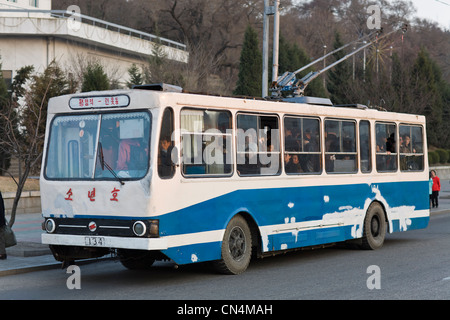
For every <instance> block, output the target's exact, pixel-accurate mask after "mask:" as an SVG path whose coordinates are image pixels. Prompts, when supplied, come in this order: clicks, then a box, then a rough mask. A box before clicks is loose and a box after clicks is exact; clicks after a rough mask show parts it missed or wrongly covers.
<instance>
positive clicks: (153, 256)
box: [40, 85, 429, 274]
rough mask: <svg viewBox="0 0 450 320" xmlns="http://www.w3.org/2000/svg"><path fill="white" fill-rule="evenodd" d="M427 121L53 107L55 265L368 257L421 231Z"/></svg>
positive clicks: (97, 102)
mask: <svg viewBox="0 0 450 320" xmlns="http://www.w3.org/2000/svg"><path fill="white" fill-rule="evenodd" d="M426 141H427V140H426V130H425V117H423V116H419V115H411V114H400V113H392V112H386V111H380V110H376V109H372V108H367V107H365V106H361V105H354V106H333V105H332V104H331V103H330V101H329V100H327V99H311V98H305V97H303V98H295V99H285V101H265V100H262V99H244V98H227V97H216V96H207V95H198V94H188V93H183V92H181V90H178V89H177V88H174V87H171V86H166V85H160V86H141V87H138V88H135V89H130V90H114V91H102V92H89V93H79V94H74V95H65V96H61V97H56V98H53V99H51V100H50V103H49V107H48V119H47V128H46V140H45V146H44V157H43V164H42V171H41V177H40V178H41V179H40V181H41V197H42V212H43V216H44V218H45V222H44V227H45V231H46V232H45V233H44V234H43V235H42V242H43V243H44V244H49V245H50V248H51V250H52V252H53V254H54V256H55V258H56V259H57V260H59V261H65V262H68V261H74V260H77V259H84V258H92V257H99V256H103V255H106V254H108V253H111V252H114V253H116V254H117V256H118V257H119V258H120V261H121V262H122V263H123V265H124V266H126V267H128V268H131V269H133V268H146V267H149V266H151V265H152V263H153V262H154V261H155V260H160V259H171V260H173V261H174V262H175V263H176V264H180V265H182V264H189V263H196V262H205V261H211V262H212V263H213V264H214V265H215V267H217V269H218V270H219V271H221V272H224V273H229V274H239V273H242V272H243V271H245V270H246V268H247V267H248V265H249V263H250V259H251V258H252V257H262V256H264V255H272V254H275V253H279V252H283V251H285V250H292V249H298V248H304V247H311V246H321V245H325V244H330V243H337V242H343V241H348V240H351V241H355V242H358V243H359V245H360V246H361V247H362V248H365V249H378V248H380V247H381V246H382V245H383V242H384V240H385V235H386V233H392V232H397V231H407V230H413V229H419V228H425V227H426V226H427V224H428V220H429V197H428V159H427V144H426Z"/></svg>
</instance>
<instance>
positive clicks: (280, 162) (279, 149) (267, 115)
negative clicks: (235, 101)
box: [235, 111, 283, 177]
mask: <svg viewBox="0 0 450 320" xmlns="http://www.w3.org/2000/svg"><path fill="white" fill-rule="evenodd" d="M240 116H253V117H256V118H257V127H258V128H256V139H257V140H258V139H259V138H260V137H259V132H260V130H261V128H260V125H261V117H267V118H273V119H276V123H277V128H275V129H273V128H272V129H271V131H272V130H278V151H268V150H266V151H264V150H263V151H260V149H259V148H260V144H259V143H258V141H256V142H255V144H256V145H257V151H256V152H251V151H245V150H244V151H240V150H239V147H240V145H239V140H240V139H239V129H241V128H240V127H239V125H238V122H239V117H240ZM235 124H236V127H235V128H236V137H235V145H236V154H235V161H236V172H237V174H238V175H239V176H240V177H271V176H279V175H281V174H282V172H283V169H282V160H281V156H282V152H281V134H280V129H281V126H280V125H281V122H280V115H279V114H277V113H261V112H243V111H238V112H237V113H236V119H235ZM244 139H245V136H244ZM244 146H245V142H244ZM266 148H267V146H266ZM251 153H256V154H257V155H258V156H257V159H256V161H257V163H256V165H258V164H259V160H258V158H259V155H260V154H264V155H265V156H267V155H268V154H270V155H271V156H270V157H271V158H272V156H273V154H278V169H277V171H276V172H275V173H272V174H270V173H269V174H261V172H260V173H241V172H240V171H239V166H240V165H245V164H246V163H243V164H241V163H240V160H239V159H238V157H239V154H244V155H245V154H251ZM244 157H245V156H244ZM249 164H251V163H249ZM263 165H264V164H263ZM263 165H259V166H257V167H255V169H258V170H260V169H261V168H265V167H263Z"/></svg>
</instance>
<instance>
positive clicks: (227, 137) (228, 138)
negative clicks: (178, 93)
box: [179, 106, 234, 179]
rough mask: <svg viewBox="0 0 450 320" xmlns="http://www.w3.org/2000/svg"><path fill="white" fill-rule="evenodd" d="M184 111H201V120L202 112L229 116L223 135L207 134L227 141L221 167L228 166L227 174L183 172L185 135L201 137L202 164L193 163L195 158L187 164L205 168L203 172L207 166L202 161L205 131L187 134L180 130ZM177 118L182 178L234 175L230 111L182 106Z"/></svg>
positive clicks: (231, 114)
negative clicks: (221, 137) (228, 153)
mask: <svg viewBox="0 0 450 320" xmlns="http://www.w3.org/2000/svg"><path fill="white" fill-rule="evenodd" d="M186 110H192V111H201V112H203V118H204V112H205V111H210V112H218V113H226V114H228V116H229V118H228V119H229V128H227V129H225V133H223V132H222V133H221V134H218V133H217V134H210V133H208V134H207V135H210V136H220V135H221V136H223V137H224V139H225V140H224V141H227V142H229V144H230V145H229V146H225V147H224V149H223V151H224V153H223V154H224V156H225V158H224V163H223V165H224V166H225V165H229V167H230V172H227V173H225V172H224V173H217V174H212V173H186V172H185V168H186V167H185V165H186V163H185V161H184V153H185V150H183V135H186V134H193V135H201V136H202V163H201V164H200V163H195V158H194V163H188V165H193V166H205V171H206V166H208V164H207V163H205V161H204V159H203V152H204V148H203V143H204V142H205V141H204V140H203V136H205V131H204V128H202V132H201V133H200V132H195V131H194V132H189V131H186V130H185V129H182V128H181V126H182V121H181V119H182V117H183V111H186ZM179 116H180V124H179V130H180V132H179V138H180V149H181V150H180V155H181V156H180V160H179V161H180V166H181V170H180V171H181V174H182V175H183V177H185V178H189V179H192V178H227V177H231V176H232V175H233V174H234V164H233V159H234V157H233V153H234V147H233V113H232V112H231V111H230V110H228V109H214V108H205V107H196V106H184V107H182V108H181V110H180V113H179ZM203 124H204V122H203ZM215 129H217V130H219V129H218V128H215ZM183 130H184V131H183ZM227 130H229V132H227ZM225 151H230V152H231V155H229V156H228V155H226V152H225ZM227 161H230V163H227Z"/></svg>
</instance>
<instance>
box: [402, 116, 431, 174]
mask: <svg viewBox="0 0 450 320" xmlns="http://www.w3.org/2000/svg"><path fill="white" fill-rule="evenodd" d="M398 127H399V128H398V137H399V139H398V140H399V142H400V137H401V135H400V132H401V129H402V127H409V128H410V129H409V137H410V141H411V142H410V145H411V147H413V139H412V128H419V129H420V133H421V147H422V151H421V152H417V151H416V152H414V149H411V152H402V150H401V146H400V144H399V146H398V157H399V160H398V163H399V168H400V171H401V172H422V171H424V170H425V155H424V127H423V125H420V124H411V123H400V124H399V125H398ZM402 155H403V157H420V156H421V157H422V166H421V169H403V168H402V162H403V161H402Z"/></svg>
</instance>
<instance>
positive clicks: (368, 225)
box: [361, 202, 386, 250]
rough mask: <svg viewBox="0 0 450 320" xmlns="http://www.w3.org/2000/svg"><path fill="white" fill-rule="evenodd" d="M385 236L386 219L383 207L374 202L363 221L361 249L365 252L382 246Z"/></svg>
mask: <svg viewBox="0 0 450 320" xmlns="http://www.w3.org/2000/svg"><path fill="white" fill-rule="evenodd" d="M385 236H386V219H385V217H384V210H383V207H382V206H381V205H380V204H379V203H377V202H374V203H372V204H371V205H370V206H369V209H367V213H366V217H365V219H364V235H363V238H362V245H361V246H362V248H363V249H365V250H376V249H379V248H381V247H382V246H383V243H384V238H385Z"/></svg>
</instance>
